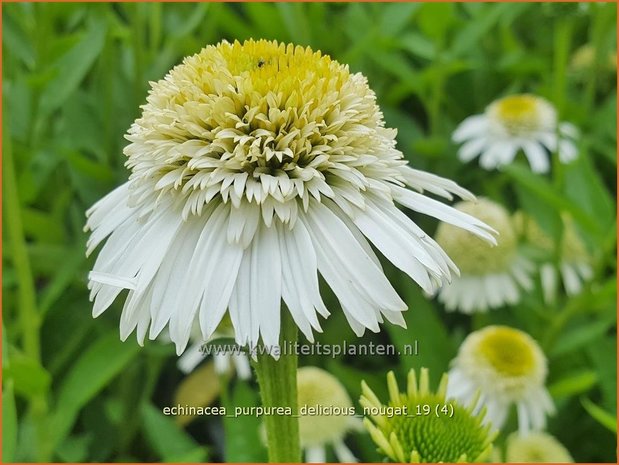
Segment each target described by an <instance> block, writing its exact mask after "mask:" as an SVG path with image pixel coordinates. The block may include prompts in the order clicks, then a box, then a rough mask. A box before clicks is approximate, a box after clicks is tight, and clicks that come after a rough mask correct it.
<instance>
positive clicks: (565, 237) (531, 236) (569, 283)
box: [514, 212, 593, 303]
mask: <svg viewBox="0 0 619 465" xmlns="http://www.w3.org/2000/svg"><path fill="white" fill-rule="evenodd" d="M514 218H515V224H516V225H517V227H518V229H519V230H520V233H521V234H522V235H523V237H524V239H525V240H526V241H527V242H528V243H529V244H530V245H532V246H534V247H535V248H537V249H539V250H540V251H541V252H543V253H544V254H545V255H546V258H547V260H544V261H543V263H542V264H541V266H540V280H541V285H542V293H543V295H544V300H545V301H546V303H553V302H554V301H555V300H556V297H557V288H558V285H559V277H561V281H562V282H563V287H564V288H565V292H566V293H567V295H568V296H573V295H576V294H579V293H580V292H581V291H582V288H583V284H584V283H585V282H587V281H590V280H591V279H592V278H593V267H592V257H591V254H590V253H589V251H588V250H587V248H586V246H585V244H584V243H583V241H582V239H581V238H580V236H579V235H578V232H577V231H576V227H575V226H574V223H573V221H572V220H571V219H570V218H569V217H568V216H563V233H562V234H561V239H560V242H559V244H558V245H557V244H555V241H554V240H553V239H552V238H551V237H550V236H549V235H548V234H546V232H544V230H543V229H542V228H541V227H540V226H539V225H538V224H537V222H536V221H535V220H533V218H531V217H530V216H528V215H525V214H524V213H522V212H518V213H517V214H516V215H514ZM555 256H556V260H553V258H554V257H555Z"/></svg>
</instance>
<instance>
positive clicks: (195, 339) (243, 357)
mask: <svg viewBox="0 0 619 465" xmlns="http://www.w3.org/2000/svg"><path fill="white" fill-rule="evenodd" d="M232 337H234V332H233V331H232V328H231V327H227V326H226V325H224V324H223V322H222V324H220V325H219V327H218V328H217V331H215V333H213V336H211V339H210V340H209V341H204V340H202V333H201V331H200V325H199V323H197V322H196V323H194V325H193V327H192V328H191V334H190V336H189V341H190V343H189V347H188V348H187V350H185V352H184V353H183V354H182V355H181V356H180V357H179V358H178V361H177V363H176V366H177V367H178V369H179V370H181V371H182V372H183V373H185V374H187V373H191V372H192V371H193V370H195V368H196V367H197V366H198V365H199V364H200V363H201V362H202V360H204V357H205V353H204V344H209V343H214V342H215V341H217V340H218V339H225V338H232ZM226 348H227V349H228V348H229V349H230V350H228V351H226V350H223V348H222V350H220V351H217V350H215V348H213V350H212V352H211V353H212V356H213V365H214V367H215V372H216V373H218V374H220V375H223V374H226V373H229V372H230V370H233V371H234V373H236V376H237V377H239V378H240V379H249V378H251V366H250V364H249V357H248V356H247V354H245V353H243V352H241V351H240V350H239V351H233V350H232V344H229V345H226ZM239 349H240V348H239Z"/></svg>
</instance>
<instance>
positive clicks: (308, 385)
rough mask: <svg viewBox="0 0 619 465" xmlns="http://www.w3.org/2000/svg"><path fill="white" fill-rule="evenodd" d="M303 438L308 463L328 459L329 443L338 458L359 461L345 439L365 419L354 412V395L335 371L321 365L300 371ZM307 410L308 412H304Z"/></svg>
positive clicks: (302, 444)
mask: <svg viewBox="0 0 619 465" xmlns="http://www.w3.org/2000/svg"><path fill="white" fill-rule="evenodd" d="M297 390H298V405H299V408H303V411H302V414H301V415H300V416H299V438H300V441H301V447H302V448H303V450H304V452H305V461H306V462H307V463H324V462H326V460H327V447H328V446H329V447H332V448H333V452H334V453H335V456H336V457H337V459H338V461H340V462H342V463H354V462H357V459H356V457H355V456H354V455H353V453H352V452H351V451H350V449H349V448H348V446H346V444H345V443H344V437H345V436H346V434H348V433H349V432H350V431H353V430H359V429H360V428H361V421H360V420H359V419H358V418H355V416H354V407H353V404H352V400H351V399H350V396H349V395H348V393H347V392H346V389H345V388H344V386H343V385H342V383H341V382H340V381H339V380H338V379H337V378H336V377H335V376H333V375H332V374H331V373H328V372H327V371H325V370H323V369H320V368H317V367H303V368H299V370H298V371H297ZM303 413H305V414H303Z"/></svg>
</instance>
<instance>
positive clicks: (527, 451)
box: [505, 432, 574, 463]
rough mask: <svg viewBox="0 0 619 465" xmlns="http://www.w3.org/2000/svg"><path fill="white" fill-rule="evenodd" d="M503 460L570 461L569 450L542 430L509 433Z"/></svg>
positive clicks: (530, 461) (514, 461)
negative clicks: (526, 432) (522, 433)
mask: <svg viewBox="0 0 619 465" xmlns="http://www.w3.org/2000/svg"><path fill="white" fill-rule="evenodd" d="M505 461H506V462H509V463H516V462H518V463H572V462H573V461H574V459H573V458H572V456H571V455H570V453H569V451H568V450H567V449H566V448H565V447H564V446H563V444H561V443H560V442H559V441H557V439H556V438H555V437H554V436H551V435H550V434H548V433H544V432H535V433H529V434H527V435H524V436H522V435H518V434H511V435H510V436H509V437H508V438H507V447H506V451H505Z"/></svg>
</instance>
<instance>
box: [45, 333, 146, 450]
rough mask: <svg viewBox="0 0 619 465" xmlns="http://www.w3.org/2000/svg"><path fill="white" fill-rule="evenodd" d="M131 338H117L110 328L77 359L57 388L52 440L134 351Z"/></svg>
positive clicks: (59, 437) (59, 436)
mask: <svg viewBox="0 0 619 465" xmlns="http://www.w3.org/2000/svg"><path fill="white" fill-rule="evenodd" d="M138 349H139V346H138V345H137V344H136V343H135V342H134V341H131V342H128V343H126V344H124V343H122V342H120V340H119V338H118V333H117V332H116V331H110V332H109V333H107V334H105V335H104V336H102V337H101V338H99V339H98V340H97V341H95V342H94V343H93V344H92V345H91V346H90V347H89V348H88V349H87V350H86V351H85V352H84V353H83V354H82V356H81V357H80V358H79V359H78V360H77V361H76V363H75V364H74V365H73V367H72V368H71V370H70V371H69V373H68V374H67V376H66V378H64V380H63V382H62V384H61V385H60V387H59V389H58V400H57V402H56V408H55V411H54V414H53V418H52V424H53V426H54V428H53V430H52V434H53V440H52V444H53V445H55V444H58V443H59V442H60V441H62V440H64V438H65V437H66V435H67V434H68V433H69V431H70V430H71V427H72V426H73V423H74V422H75V419H76V417H77V415H78V413H79V411H80V409H81V408H82V407H84V406H85V405H86V404H87V403H88V402H89V401H90V400H91V399H92V398H93V397H94V396H96V395H97V394H98V393H99V392H100V391H101V390H102V389H103V388H104V387H105V386H107V385H108V384H109V383H110V382H111V381H112V380H113V379H114V378H115V377H116V376H118V375H119V374H120V372H121V371H122V370H123V369H124V368H125V367H126V366H127V365H128V364H129V362H130V361H131V360H132V359H133V358H134V357H135V356H136V355H137V353H138Z"/></svg>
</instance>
